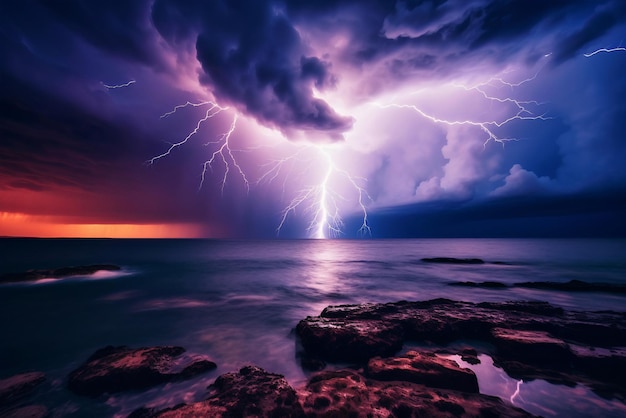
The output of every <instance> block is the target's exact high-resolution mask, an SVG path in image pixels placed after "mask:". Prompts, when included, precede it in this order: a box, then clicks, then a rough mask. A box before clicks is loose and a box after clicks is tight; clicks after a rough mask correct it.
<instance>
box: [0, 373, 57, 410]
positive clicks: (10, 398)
mask: <svg viewBox="0 0 626 418" xmlns="http://www.w3.org/2000/svg"><path fill="white" fill-rule="evenodd" d="M45 380H46V375H45V374H43V373H41V372H30V373H22V374H18V375H15V376H11V377H8V378H6V379H2V380H0V409H1V408H2V407H6V406H8V405H11V404H13V403H15V402H17V401H19V400H21V399H23V398H24V397H26V396H28V395H30V394H31V393H32V392H33V391H34V390H35V388H37V386H39V385H40V384H42V383H43V382H44V381H45Z"/></svg>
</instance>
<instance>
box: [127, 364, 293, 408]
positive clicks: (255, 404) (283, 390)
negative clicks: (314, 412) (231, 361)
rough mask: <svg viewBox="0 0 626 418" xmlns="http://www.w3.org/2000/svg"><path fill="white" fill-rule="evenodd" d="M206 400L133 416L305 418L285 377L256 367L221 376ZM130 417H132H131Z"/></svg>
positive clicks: (212, 386) (247, 367)
mask: <svg viewBox="0 0 626 418" xmlns="http://www.w3.org/2000/svg"><path fill="white" fill-rule="evenodd" d="M210 389H211V390H212V394H211V395H210V396H209V397H208V398H207V400H205V401H202V402H196V403H193V404H189V405H179V406H176V407H173V408H170V409H166V410H162V411H155V410H150V409H139V410H137V411H135V412H133V413H132V414H131V415H130V417H133V418H138V417H162V418H174V417H199V416H205V417H221V416H223V417H303V416H304V411H303V409H302V405H301V404H300V402H299V400H298V396H297V394H296V391H295V390H294V389H293V388H292V387H291V386H290V385H289V383H287V380H285V378H284V377H283V376H282V375H279V374H275V373H269V372H266V371H265V370H263V369H261V368H259V367H255V366H246V367H243V368H242V369H241V370H239V372H237V373H226V374H223V375H221V376H220V377H218V378H217V379H216V380H215V383H214V384H213V385H211V387H210ZM130 417H129V418H130Z"/></svg>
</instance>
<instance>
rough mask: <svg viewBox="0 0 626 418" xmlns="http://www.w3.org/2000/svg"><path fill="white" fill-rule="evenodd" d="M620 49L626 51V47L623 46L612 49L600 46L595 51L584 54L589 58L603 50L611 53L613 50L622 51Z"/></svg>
mask: <svg viewBox="0 0 626 418" xmlns="http://www.w3.org/2000/svg"><path fill="white" fill-rule="evenodd" d="M620 51H622V52H624V51H626V48H624V47H621V46H619V47H617V48H610V49H607V48H600V49H596V50H595V51H593V52H590V53H588V54H583V55H584V56H585V57H587V58H589V57H593V56H594V55H596V54H599V53H601V52H604V53H606V54H610V53H611V52H620Z"/></svg>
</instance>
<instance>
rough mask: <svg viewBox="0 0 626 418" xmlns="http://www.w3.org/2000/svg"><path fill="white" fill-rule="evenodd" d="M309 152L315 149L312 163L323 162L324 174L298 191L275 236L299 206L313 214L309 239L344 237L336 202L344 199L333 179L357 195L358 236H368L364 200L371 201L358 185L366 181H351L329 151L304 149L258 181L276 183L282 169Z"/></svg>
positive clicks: (354, 178) (274, 165) (280, 161)
mask: <svg viewBox="0 0 626 418" xmlns="http://www.w3.org/2000/svg"><path fill="white" fill-rule="evenodd" d="M310 148H314V149H315V151H317V153H318V158H316V159H315V160H314V161H316V162H317V161H323V162H324V165H325V169H324V174H323V176H322V179H321V180H320V181H319V183H316V184H315V185H314V186H309V187H306V188H304V189H302V190H300V192H298V194H297V195H296V197H294V198H293V199H292V200H291V201H290V202H289V204H288V205H287V206H286V207H285V209H284V210H283V212H282V216H281V220H280V224H279V225H278V227H277V228H276V233H277V234H280V231H281V229H282V228H283V226H284V225H285V222H286V221H287V218H288V216H289V215H290V214H291V213H294V212H295V211H296V210H297V209H298V208H299V207H301V206H302V207H303V208H304V210H305V211H306V212H310V213H312V216H311V221H310V223H309V226H308V228H307V231H308V232H309V234H310V236H311V238H317V239H324V238H334V237H338V236H340V235H341V234H342V233H343V232H342V228H343V226H344V223H343V220H342V218H341V215H340V210H339V201H340V200H345V197H344V196H342V195H341V194H340V193H338V192H337V191H336V190H335V189H333V187H332V182H333V180H334V179H335V178H336V177H341V178H342V179H343V180H345V181H347V182H348V184H349V185H350V187H352V188H353V189H354V191H355V192H356V193H357V194H358V205H359V207H360V210H361V212H362V216H363V218H362V224H361V227H360V228H359V231H358V232H359V233H360V234H362V235H371V228H370V226H369V223H368V215H367V207H366V202H365V200H366V199H367V200H370V201H371V200H372V199H371V197H370V196H369V195H368V193H367V191H366V190H365V188H364V187H363V186H361V185H360V184H359V183H360V182H364V181H365V179H362V178H359V177H354V176H352V175H351V174H350V173H349V172H348V171H346V170H343V169H341V168H339V167H338V166H337V164H336V163H335V161H334V160H333V158H332V156H331V154H330V153H329V151H328V149H326V148H324V146H315V145H307V146H304V148H302V149H301V150H299V151H297V152H296V153H294V154H292V155H291V156H289V157H287V158H284V159H282V160H277V161H275V162H274V164H273V165H272V166H271V168H270V169H269V170H268V171H266V173H265V174H264V175H263V176H262V177H261V179H264V178H268V179H270V180H273V179H275V178H276V177H277V176H278V174H279V172H280V170H281V169H282V168H283V166H284V165H286V164H287V163H290V162H292V161H293V160H294V159H296V158H298V157H299V155H300V154H301V153H302V150H304V149H310Z"/></svg>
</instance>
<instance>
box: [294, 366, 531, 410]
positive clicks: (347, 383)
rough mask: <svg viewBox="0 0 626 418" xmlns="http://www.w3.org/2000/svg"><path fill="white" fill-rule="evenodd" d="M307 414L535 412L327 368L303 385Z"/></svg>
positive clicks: (483, 397) (488, 399)
mask: <svg viewBox="0 0 626 418" xmlns="http://www.w3.org/2000/svg"><path fill="white" fill-rule="evenodd" d="M299 395H300V399H301V400H302V405H303V408H304V410H305V413H306V416H307V417H531V416H533V415H531V414H529V413H527V412H526V411H523V410H521V409H519V408H515V407H513V406H510V405H507V404H505V403H504V402H502V401H501V400H500V399H499V398H496V397H493V396H487V395H480V394H477V393H467V392H462V391H455V390H446V389H435V388H431V387H428V386H425V385H422V384H417V383H414V382H410V381H405V380H394V381H380V380H376V379H373V378H365V377H364V376H363V375H362V374H361V373H359V372H357V371H354V370H338V371H325V372H321V373H319V374H317V375H315V376H313V377H312V378H311V379H310V380H309V382H308V384H307V385H306V387H304V388H303V389H302V390H300V391H299Z"/></svg>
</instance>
